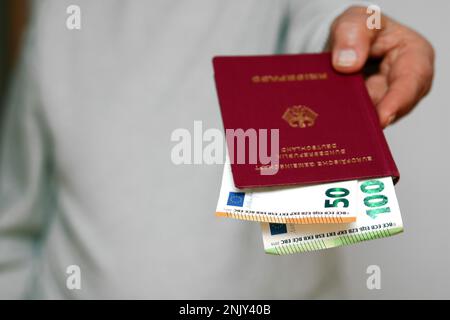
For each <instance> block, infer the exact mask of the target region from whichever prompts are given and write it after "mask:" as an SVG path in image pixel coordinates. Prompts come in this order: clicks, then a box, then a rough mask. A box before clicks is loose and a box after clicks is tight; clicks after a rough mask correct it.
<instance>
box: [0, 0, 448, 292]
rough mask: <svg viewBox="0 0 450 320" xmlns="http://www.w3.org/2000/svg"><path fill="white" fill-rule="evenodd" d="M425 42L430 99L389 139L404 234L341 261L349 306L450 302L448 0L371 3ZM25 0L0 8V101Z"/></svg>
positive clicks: (0, 2)
mask: <svg viewBox="0 0 450 320" xmlns="http://www.w3.org/2000/svg"><path fill="white" fill-rule="evenodd" d="M373 2H374V3H377V4H378V5H380V6H381V8H382V11H383V12H384V13H385V14H388V15H390V16H392V17H394V18H395V19H397V20H399V21H401V22H403V23H404V24H407V25H409V26H412V27H413V28H414V29H416V30H418V31H419V32H420V33H422V34H423V35H425V36H426V37H427V38H428V39H429V40H430V41H431V43H432V44H433V46H434V47H435V50H436V54H437V59H436V76H435V81H434V87H433V90H432V92H431V93H430V95H429V96H428V97H427V98H426V99H424V100H423V101H422V102H421V103H420V105H419V106H418V107H417V108H416V110H415V111H414V112H413V113H412V114H411V115H410V116H408V117H406V118H405V119H403V120H401V121H400V122H398V123H396V124H395V125H394V126H392V127H390V128H388V129H387V130H386V131H385V134H386V136H387V139H388V142H389V144H390V146H391V150H392V152H393V154H394V158H395V160H396V162H397V165H398V168H399V169H400V172H401V179H400V182H399V184H398V185H397V188H396V190H397V193H398V198H399V203H400V207H401V209H402V214H403V218H404V223H405V233H404V234H402V235H400V236H396V237H393V238H391V239H389V240H378V241H374V242H373V243H372V244H371V246H367V245H353V246H348V247H344V248H340V249H337V250H339V251H340V253H342V254H343V255H342V260H343V261H342V262H343V263H344V265H345V272H346V277H347V280H348V281H347V283H348V288H349V289H350V293H351V294H350V297H351V298H361V299H365V298H384V299H390V298H447V299H448V298H450V275H449V270H450V238H449V237H450V233H449V227H450V202H449V199H450V186H449V181H450V170H449V164H450V143H449V141H450V130H449V127H450V126H449V123H448V121H449V120H450V108H449V106H448V104H449V101H450V90H449V85H450V60H449V58H448V53H449V52H450V39H449V36H448V31H447V30H448V25H447V24H448V18H447V15H448V13H449V12H450V2H449V1H446V0H439V1H438V0H435V1H422V0H397V1H387V0H380V1H373ZM26 7H27V4H26V1H25V0H0V98H1V99H2V100H3V97H4V92H5V87H6V86H5V84H6V83H7V79H8V77H9V76H10V75H11V70H13V66H14V62H15V60H16V58H17V53H18V50H19V47H20V38H21V33H22V29H23V26H24V24H25V23H26V12H27V10H26ZM369 265H378V266H379V267H380V268H381V276H382V277H381V290H368V289H367V287H366V279H367V277H368V275H367V274H366V269H367V267H368V266H369Z"/></svg>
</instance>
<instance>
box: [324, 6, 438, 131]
mask: <svg viewBox="0 0 450 320" xmlns="http://www.w3.org/2000/svg"><path fill="white" fill-rule="evenodd" d="M368 17H369V15H368V14H367V13H366V8H363V7H351V8H349V9H348V10H347V11H345V12H344V13H343V14H341V15H340V16H339V17H337V18H336V20H335V21H334V23H333V25H332V27H331V38H330V40H331V42H330V44H331V49H332V56H333V66H334V68H335V69H336V70H337V71H339V72H343V73H352V72H356V71H360V70H362V68H363V67H364V65H365V64H366V62H367V60H368V59H369V58H376V59H381V64H380V66H379V70H378V71H377V72H376V73H375V74H373V75H371V76H369V77H368V78H367V79H366V86H367V89H368V91H369V95H370V97H371V98H372V101H373V103H374V104H375V106H376V108H377V112H378V116H379V119H380V125H381V126H382V127H383V128H385V127H387V126H388V125H390V124H391V123H393V122H394V121H395V120H397V119H399V118H400V117H402V116H404V115H405V114H407V113H408V112H409V111H411V110H412V109H413V108H414V106H415V105H416V104H417V103H418V102H419V101H420V99H422V98H423V97H424V96H425V95H426V94H427V93H428V92H429V90H430V88H431V83H432V80H433V73H434V50H433V47H432V46H431V44H430V43H429V42H428V41H427V40H426V39H425V38H424V37H422V36H421V35H420V34H418V33H417V32H415V31H414V30H412V29H410V28H408V27H406V26H404V25H401V24H400V23H398V22H396V21H394V20H392V19H390V18H389V17H386V16H383V17H382V19H381V29H379V30H377V29H373V30H371V29H369V28H368V27H367V25H366V21H367V18H368Z"/></svg>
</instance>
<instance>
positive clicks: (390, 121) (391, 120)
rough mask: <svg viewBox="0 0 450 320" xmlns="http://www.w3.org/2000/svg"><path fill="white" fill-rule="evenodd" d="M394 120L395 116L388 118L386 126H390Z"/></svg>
mask: <svg viewBox="0 0 450 320" xmlns="http://www.w3.org/2000/svg"><path fill="white" fill-rule="evenodd" d="M394 120H395V115H392V116H390V117H389V118H388V121H387V124H386V126H388V125H390V124H391V123H392V122H394Z"/></svg>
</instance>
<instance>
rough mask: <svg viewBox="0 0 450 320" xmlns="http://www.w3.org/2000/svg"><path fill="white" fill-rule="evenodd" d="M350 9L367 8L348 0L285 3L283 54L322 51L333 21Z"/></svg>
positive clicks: (359, 2)
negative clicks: (285, 17) (357, 6)
mask: <svg viewBox="0 0 450 320" xmlns="http://www.w3.org/2000/svg"><path fill="white" fill-rule="evenodd" d="M354 5H360V6H367V5H369V3H368V2H365V1H351V0H307V1H305V0H289V1H288V4H287V11H288V13H287V18H288V19H287V21H288V23H287V33H286V42H285V43H286V44H285V52H286V53H299V52H304V53H307V52H321V51H323V50H324V49H325V47H326V44H327V40H328V37H329V31H330V27H331V24H332V23H333V21H334V19H335V18H336V17H337V16H339V15H340V14H341V13H342V12H344V11H345V10H346V9H348V8H349V7H351V6H354Z"/></svg>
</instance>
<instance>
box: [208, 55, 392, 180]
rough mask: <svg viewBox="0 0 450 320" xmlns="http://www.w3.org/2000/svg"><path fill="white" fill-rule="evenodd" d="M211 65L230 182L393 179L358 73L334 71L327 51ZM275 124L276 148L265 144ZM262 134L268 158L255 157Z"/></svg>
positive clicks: (243, 58) (238, 58)
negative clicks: (241, 149) (349, 73)
mask: <svg viewBox="0 0 450 320" xmlns="http://www.w3.org/2000/svg"><path fill="white" fill-rule="evenodd" d="M213 65H214V76H215V81H216V88H217V94H218V98H219V104H220V110H221V114H222V120H223V125H224V129H225V131H226V136H227V145H228V151H229V156H230V160H231V163H232V164H231V169H232V172H233V180H234V183H235V185H236V187H238V188H250V187H251V188H255V187H268V186H281V185H293V184H296V185H302V184H305V185H306V184H314V183H326V182H332V181H343V180H355V179H369V178H376V177H386V176H392V177H393V178H394V182H397V180H398V179H399V172H398V170H397V167H396V165H395V162H394V159H393V157H392V155H391V152H390V150H389V147H388V144H387V142H386V139H385V137H384V135H383V131H382V129H381V127H380V125H379V120H378V116H377V113H376V110H375V107H374V105H373V104H372V101H371V99H370V97H369V95H368V93H367V89H366V87H365V84H364V80H363V77H362V75H361V74H351V75H344V74H340V73H338V72H336V71H334V69H333V67H332V65H331V55H330V54H329V53H322V54H296V55H272V56H226V57H225V56H224V57H215V58H214V59H213ZM239 129H242V130H239ZM264 129H265V130H264ZM274 129H278V139H277V141H279V148H277V150H278V152H276V150H275V148H272V149H274V150H271V148H270V146H271V143H272V140H273V139H275V138H272V136H271V134H273V133H274V132H276V130H274ZM229 133H230V134H229ZM238 133H239V134H238ZM242 133H244V134H243V135H242ZM233 134H234V136H233ZM264 135H266V139H267V144H266V145H267V150H266V151H267V152H266V153H263V154H267V155H269V156H270V155H271V154H272V153H273V154H274V155H276V157H272V160H271V161H270V162H268V161H267V157H266V158H263V157H256V158H257V159H256V160H255V153H256V154H258V153H259V152H260V150H263V149H261V148H263V147H262V145H261V144H260V142H261V141H262V142H265V141H264V139H262V138H261V137H263V136H264ZM239 136H240V137H241V138H239ZM242 137H243V138H242ZM255 137H256V138H257V139H259V141H258V143H256V148H254V147H251V145H252V143H254V142H255V141H254V138H255ZM239 139H241V140H240V141H239ZM243 144H244V145H245V152H246V154H245V161H244V162H245V163H242V162H243V161H242V158H241V160H240V161H238V160H239V159H238V154H239V152H240V150H238V148H240V147H242V145H243ZM249 146H250V147H249ZM253 146H254V144H253ZM251 153H253V154H252V155H251ZM252 156H253V160H252V159H251V158H252ZM264 159H265V160H264ZM264 169H272V171H273V172H272V173H271V174H262V173H263V171H264ZM274 172H276V173H274Z"/></svg>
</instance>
